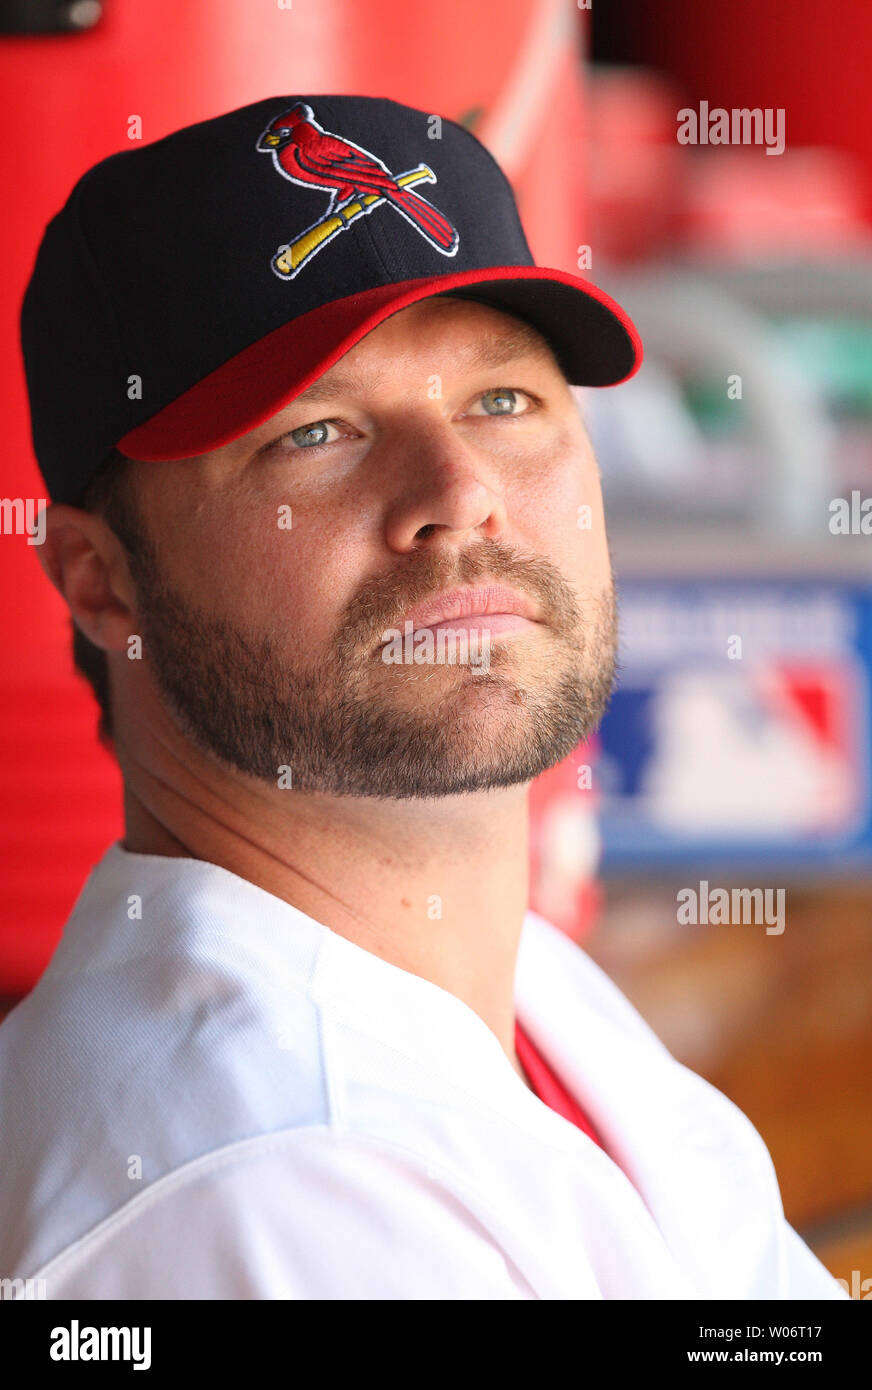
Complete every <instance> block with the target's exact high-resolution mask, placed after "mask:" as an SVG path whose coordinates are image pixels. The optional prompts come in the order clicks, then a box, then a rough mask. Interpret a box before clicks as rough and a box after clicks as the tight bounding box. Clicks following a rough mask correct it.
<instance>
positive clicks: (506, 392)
mask: <svg viewBox="0 0 872 1390" xmlns="http://www.w3.org/2000/svg"><path fill="white" fill-rule="evenodd" d="M527 399H528V397H527V393H526V392H525V391H513V390H512V389H511V387H508V386H497V387H494V389H493V390H492V391H485V392H483V393H482V395H480V396H479V398H478V400H479V401H481V402H483V403H484V413H485V415H524V414H525V413H526V410H516V409H515V406H522V405H523V404H524V401H525V400H527Z"/></svg>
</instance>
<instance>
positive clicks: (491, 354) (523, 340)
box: [289, 324, 553, 405]
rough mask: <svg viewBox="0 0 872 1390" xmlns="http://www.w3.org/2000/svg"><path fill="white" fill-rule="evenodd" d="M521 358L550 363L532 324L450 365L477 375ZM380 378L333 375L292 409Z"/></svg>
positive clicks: (483, 341) (481, 344) (481, 343)
mask: <svg viewBox="0 0 872 1390" xmlns="http://www.w3.org/2000/svg"><path fill="white" fill-rule="evenodd" d="M520 357H539V358H545V359H549V360H553V353H552V350H551V348H550V347H549V345H548V343H547V342H546V341H545V339H544V338H543V337H542V336H541V334H540V333H538V332H537V330H536V329H535V328H533V326H532V325H531V324H522V325H521V326H520V327H519V328H518V329H516V330H515V332H513V333H512V334H511V335H510V336H509V337H506V336H505V335H503V336H501V337H498V338H497V337H493V336H490V335H489V336H487V337H484V338H480V339H479V340H478V341H477V342H476V343H475V344H473V345H472V346H471V347H469V348H467V349H466V350H465V351H464V352H459V353H456V354H452V358H451V365H452V367H453V368H454V369H455V370H458V371H466V372H476V371H483V370H484V369H485V368H487V367H502V366H505V365H506V363H508V362H514V361H515V360H516V359H517V358H520ZM379 380H380V377H379V375H378V373H376V372H372V373H369V372H355V373H350V372H336V373H335V374H331V376H330V377H329V378H326V377H319V378H318V380H317V381H314V382H313V383H312V385H311V386H309V387H307V388H306V390H305V391H301V392H300V394H299V395H298V396H295V397H294V399H293V401H291V402H289V404H291V405H296V403H297V402H298V401H308V400H318V401H332V400H336V399H338V397H340V396H347V395H350V394H351V392H353V391H360V390H366V389H367V387H374V386H377V385H378V383H379Z"/></svg>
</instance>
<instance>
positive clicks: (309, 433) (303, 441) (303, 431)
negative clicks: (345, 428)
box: [290, 420, 331, 449]
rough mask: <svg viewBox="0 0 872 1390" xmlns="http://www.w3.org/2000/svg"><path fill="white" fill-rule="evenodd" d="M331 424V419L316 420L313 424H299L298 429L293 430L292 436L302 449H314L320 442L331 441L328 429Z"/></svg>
mask: <svg viewBox="0 0 872 1390" xmlns="http://www.w3.org/2000/svg"><path fill="white" fill-rule="evenodd" d="M330 428H331V425H330V421H329V420H316V421H315V423H314V424H312V425H299V426H298V428H297V429H295V430H291V433H290V438H291V439H292V440H293V441H294V443H295V444H296V445H297V447H298V448H300V449H312V448H315V447H317V445H319V444H327V443H329V439H328V430H330Z"/></svg>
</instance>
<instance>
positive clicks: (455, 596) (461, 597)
mask: <svg viewBox="0 0 872 1390" xmlns="http://www.w3.org/2000/svg"><path fill="white" fill-rule="evenodd" d="M538 622H541V617H540V615H539V609H538V607H537V606H536V604H535V603H534V602H533V600H532V599H530V598H528V597H527V596H526V595H525V594H522V593H520V592H519V590H517V589H512V588H509V587H508V586H507V585H504V584H486V585H480V586H479V587H477V588H467V589H446V590H445V591H444V592H443V593H441V594H434V596H433V597H432V598H429V599H426V600H425V601H424V602H423V603H419V604H418V605H417V606H416V607H415V608H411V609H409V611H408V612H407V613H404V614H403V616H402V618H401V619H400V622H399V624H398V626H399V628H400V630H401V631H405V626H406V623H411V624H412V627H413V628H414V629H415V630H416V631H417V630H420V629H421V628H439V627H442V626H452V625H456V624H460V625H461V626H463V627H465V628H472V627H475V628H481V629H487V630H489V631H492V632H503V631H505V632H508V631H514V630H518V629H521V628H524V627H527V626H529V625H531V624H532V623H538Z"/></svg>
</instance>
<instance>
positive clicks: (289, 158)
mask: <svg viewBox="0 0 872 1390" xmlns="http://www.w3.org/2000/svg"><path fill="white" fill-rule="evenodd" d="M257 148H258V150H260V151H262V152H263V153H265V154H271V155H272V157H273V162H274V164H275V167H276V169H277V170H278V172H279V173H280V174H281V175H282V176H283V177H284V178H286V179H290V180H291V182H292V183H299V184H303V185H305V186H306V187H308V188H322V189H324V190H325V191H326V192H328V193H329V194H330V204H329V206H328V208H327V211H326V212H325V213H324V214H323V216H321V217H319V218H318V221H317V222H313V223H312V225H311V227H307V228H306V230H305V231H304V232H300V234H299V236H296V237H295V238H294V240H293V241H290V242H287V243H286V244H285V245H284V246H280V247H279V248H278V250H277V251H276V254H275V255H274V256H273V258H272V261H271V262H270V264H271V266H272V269H273V270H274V271H275V273H276V275H278V276H279V278H280V279H281V280H292V279H293V278H294V276H295V275H297V274H299V272H300V271H301V270H302V268H303V266H304V265H305V264H306V262H307V261H309V260H311V258H312V257H313V256H314V255H315V254H316V252H318V251H320V250H321V248H322V246H326V245H327V243H328V241H332V240H333V238H334V237H335V236H338V235H339V233H340V232H344V231H345V229H346V228H347V227H349V226H350V225H351V223H352V222H355V221H356V220H357V219H358V217H366V216H367V215H368V214H369V213H371V212H373V211H374V210H375V208H377V207H380V206H382V204H384V203H388V204H389V205H390V206H391V207H393V208H396V210H397V212H398V213H400V215H401V216H402V217H405V219H406V221H407V222H409V223H410V224H411V225H412V226H413V227H414V228H415V230H416V231H417V232H420V234H421V236H422V237H424V238H425V239H426V240H427V241H429V243H430V245H431V246H433V247H435V249H436V250H437V251H439V252H440V254H441V255H443V256H453V255H454V254H455V252H456V251H457V247H458V245H459V244H460V237H459V236H458V234H457V232H456V231H455V229H454V227H452V225H451V223H450V222H449V221H448V218H447V217H444V216H443V214H442V213H441V212H440V211H439V210H438V208H434V206H433V204H432V203H428V202H427V199H426V198H422V197H421V194H420V193H416V192H415V190H414V188H413V185H414V184H417V183H435V182H436V175H435V174H434V173H433V170H432V169H430V168H429V167H428V166H427V165H426V164H419V165H417V166H416V168H414V169H409V170H408V171H407V172H406V173H404V174H392V173H391V172H390V170H389V169H388V168H387V166H386V165H384V164H383V163H382V161H381V160H380V159H379V158H378V157H377V156H376V155H374V154H371V153H370V152H369V150H364V149H362V148H361V146H360V145H355V144H354V142H353V141H351V140H344V139H342V137H341V136H339V135H333V134H332V133H331V132H330V131H329V130H324V128H323V127H322V126H320V125H319V124H318V122H317V121H316V120H315V115H314V112H313V111H312V108H311V106H308V105H307V104H306V103H305V102H304V101H298V102H296V103H295V104H294V105H293V106H292V107H291V108H290V110H289V111H284V112H283V113H282V114H281V115H280V116H277V117H276V118H275V120H273V121H271V122H270V124H269V125H268V126H267V128H266V130H265V131H264V132H263V135H261V137H260V139H259V140H258V142H257Z"/></svg>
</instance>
